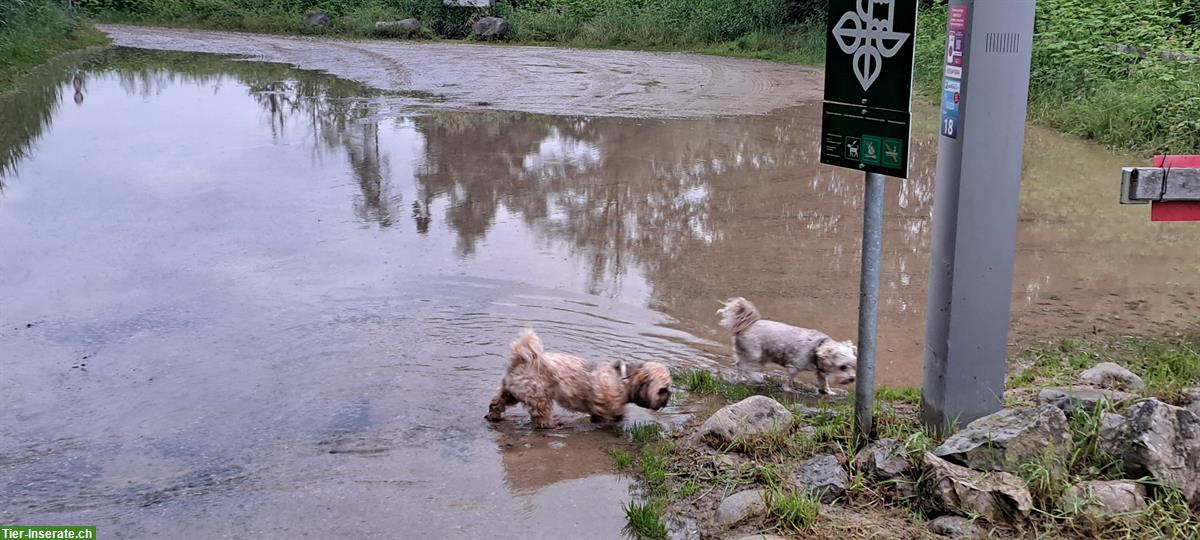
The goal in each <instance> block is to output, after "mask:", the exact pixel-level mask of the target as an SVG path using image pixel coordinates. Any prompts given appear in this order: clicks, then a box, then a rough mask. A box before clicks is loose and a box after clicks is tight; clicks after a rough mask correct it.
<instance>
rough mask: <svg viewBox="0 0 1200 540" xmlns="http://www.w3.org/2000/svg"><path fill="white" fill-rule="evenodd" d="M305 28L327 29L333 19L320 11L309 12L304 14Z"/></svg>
mask: <svg viewBox="0 0 1200 540" xmlns="http://www.w3.org/2000/svg"><path fill="white" fill-rule="evenodd" d="M304 25H305V26H319V27H321V28H329V27H330V26H332V25H333V19H331V18H330V17H329V14H327V13H325V12H322V11H310V12H308V13H305V14H304Z"/></svg>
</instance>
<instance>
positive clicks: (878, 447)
mask: <svg viewBox="0 0 1200 540" xmlns="http://www.w3.org/2000/svg"><path fill="white" fill-rule="evenodd" d="M854 463H855V464H856V465H858V469H859V470H861V471H863V472H865V473H866V474H867V476H868V477H870V478H873V479H876V480H891V479H893V478H897V477H900V476H903V475H904V473H905V472H908V456H906V455H904V448H903V447H902V446H901V445H900V441H897V440H896V439H880V440H878V441H874V442H872V443H870V444H868V445H867V446H865V447H863V449H862V450H859V451H858V455H856V456H855V457H854Z"/></svg>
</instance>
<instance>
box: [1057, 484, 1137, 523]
mask: <svg viewBox="0 0 1200 540" xmlns="http://www.w3.org/2000/svg"><path fill="white" fill-rule="evenodd" d="M1062 507H1063V509H1066V510H1076V511H1078V512H1079V513H1080V514H1083V515H1085V516H1090V517H1095V518H1102V519H1103V518H1110V517H1113V516H1116V515H1119V514H1128V513H1131V512H1137V511H1139V510H1143V509H1145V508H1146V488H1145V487H1144V486H1142V485H1141V484H1139V483H1137V482H1131V481H1129V480H1113V481H1099V480H1097V481H1091V482H1080V483H1079V484H1077V485H1074V486H1071V487H1070V488H1069V489H1067V492H1066V493H1065V494H1064V495H1063V502H1062Z"/></svg>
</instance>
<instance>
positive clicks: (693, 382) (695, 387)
mask: <svg viewBox="0 0 1200 540" xmlns="http://www.w3.org/2000/svg"><path fill="white" fill-rule="evenodd" d="M683 387H684V388H685V389H686V390H687V391H688V392H694V393H697V394H708V395H713V396H721V397H723V398H725V399H728V400H730V401H741V400H743V399H746V398H748V397H750V396H753V395H755V394H756V392H755V391H754V388H752V387H750V386H747V385H744V384H737V383H731V382H728V381H725V380H722V379H720V378H718V377H717V376H716V375H713V374H712V373H709V372H707V371H690V372H688V373H686V374H685V375H684V377H683Z"/></svg>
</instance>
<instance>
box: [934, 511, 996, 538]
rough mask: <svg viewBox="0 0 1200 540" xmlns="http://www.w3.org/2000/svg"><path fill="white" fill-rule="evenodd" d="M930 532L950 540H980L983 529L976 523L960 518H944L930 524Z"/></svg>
mask: <svg viewBox="0 0 1200 540" xmlns="http://www.w3.org/2000/svg"><path fill="white" fill-rule="evenodd" d="M929 532H931V533H933V534H936V535H938V536H947V537H950V538H980V537H982V536H983V535H984V532H983V529H982V528H980V527H979V525H976V524H975V522H974V521H972V520H970V519H967V518H965V517H959V516H942V517H939V518H937V519H934V520H933V521H930V522H929Z"/></svg>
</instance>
